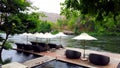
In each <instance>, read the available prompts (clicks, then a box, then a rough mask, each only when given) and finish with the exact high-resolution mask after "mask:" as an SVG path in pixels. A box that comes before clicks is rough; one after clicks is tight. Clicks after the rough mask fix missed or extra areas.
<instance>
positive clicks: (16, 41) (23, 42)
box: [8, 37, 31, 45]
mask: <svg viewBox="0 0 120 68" xmlns="http://www.w3.org/2000/svg"><path fill="white" fill-rule="evenodd" d="M8 41H10V42H14V43H19V44H30V45H31V43H30V42H29V41H27V40H25V39H22V38H21V37H11V38H8Z"/></svg>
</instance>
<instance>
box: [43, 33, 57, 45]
mask: <svg viewBox="0 0 120 68" xmlns="http://www.w3.org/2000/svg"><path fill="white" fill-rule="evenodd" d="M55 37H56V36H55V35H53V34H51V33H45V34H44V36H43V38H46V39H47V44H48V43H49V39H51V38H55Z"/></svg>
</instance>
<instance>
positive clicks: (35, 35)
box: [33, 33, 44, 42]
mask: <svg viewBox="0 0 120 68" xmlns="http://www.w3.org/2000/svg"><path fill="white" fill-rule="evenodd" d="M33 36H34V37H35V38H36V42H38V38H44V34H43V33H34V34H33Z"/></svg>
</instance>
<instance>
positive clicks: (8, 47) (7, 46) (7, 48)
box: [4, 42, 12, 50]
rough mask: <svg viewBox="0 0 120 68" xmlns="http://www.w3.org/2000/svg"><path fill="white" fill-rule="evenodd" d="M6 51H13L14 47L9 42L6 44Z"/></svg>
mask: <svg viewBox="0 0 120 68" xmlns="http://www.w3.org/2000/svg"><path fill="white" fill-rule="evenodd" d="M4 49H6V50H9V49H12V45H11V44H10V43H9V42H6V43H5V46H4Z"/></svg>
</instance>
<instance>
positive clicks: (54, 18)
mask: <svg viewBox="0 0 120 68" xmlns="http://www.w3.org/2000/svg"><path fill="white" fill-rule="evenodd" d="M43 13H44V14H45V15H46V16H47V17H41V19H42V20H44V21H46V20H47V21H50V22H54V23H55V22H57V19H60V18H64V17H63V16H61V15H59V14H57V13H47V12H43Z"/></svg>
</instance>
